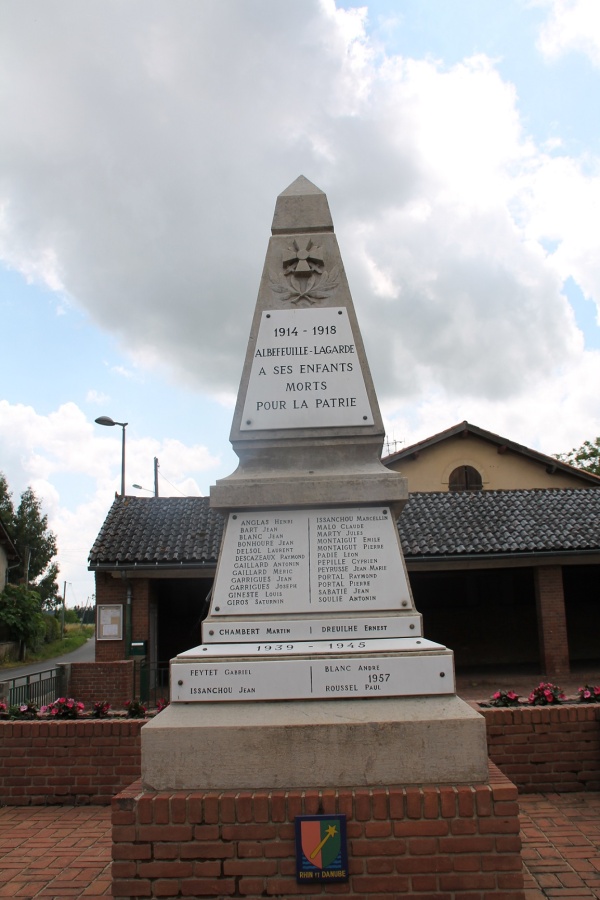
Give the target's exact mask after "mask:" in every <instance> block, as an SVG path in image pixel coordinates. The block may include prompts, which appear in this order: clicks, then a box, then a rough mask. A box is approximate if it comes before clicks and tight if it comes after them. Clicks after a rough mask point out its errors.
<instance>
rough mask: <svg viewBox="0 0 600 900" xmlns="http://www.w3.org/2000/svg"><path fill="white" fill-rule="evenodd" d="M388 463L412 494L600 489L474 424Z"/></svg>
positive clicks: (597, 482) (598, 482)
mask: <svg viewBox="0 0 600 900" xmlns="http://www.w3.org/2000/svg"><path fill="white" fill-rule="evenodd" d="M383 463H384V465H386V466H388V468H390V469H394V470H396V471H401V472H402V474H403V475H406V477H407V478H408V489H409V491H410V492H411V493H416V492H417V491H418V492H420V491H428V492H429V491H465V490H466V491H476V490H484V491H514V490H532V489H536V488H538V489H539V488H587V487H598V488H600V476H598V475H593V474H592V473H591V472H585V471H583V470H582V469H575V468H573V466H569V465H567V463H563V462H559V460H557V459H554V457H552V456H545V455H544V454H543V453H539V452H538V451H537V450H531V449H530V448H529V447H524V446H523V444H517V443H516V442H515V441H510V440H508V438H505V437H502V436H501V435H499V434H494V433H493V432H492V431H485V430H484V429H483V428H478V427H477V426H476V425H472V424H471V423H470V422H460V423H459V424H458V425H453V426H452V428H447V429H446V430H445V431H441V432H440V433H439V434H434V435H433V436H432V437H428V438H426V439H425V440H424V441H419V442H418V443H417V444H411V445H410V446H409V447H404V448H403V449H402V450H400V451H399V452H397V453H392V454H390V455H389V456H386V457H384V459H383Z"/></svg>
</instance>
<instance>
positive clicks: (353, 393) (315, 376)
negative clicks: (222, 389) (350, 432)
mask: <svg viewBox="0 0 600 900" xmlns="http://www.w3.org/2000/svg"><path fill="white" fill-rule="evenodd" d="M372 424H373V413H372V411H371V404H370V403H369V398H368V395H367V389H366V386H365V381H364V378H363V374H362V368H361V362H360V359H359V356H358V353H357V348H356V343H355V340H354V335H353V334H352V326H351V324H350V321H349V319H348V313H347V311H346V309H344V308H343V307H328V308H325V309H274V310H270V311H269V312H263V313H262V318H261V321H260V326H259V331H258V338H257V341H256V347H255V350H254V359H253V361H252V368H251V370H250V377H249V379H248V389H247V392H246V400H245V403H244V409H243V412H242V420H241V423H240V430H241V431H257V430H262V429H280V428H325V427H328V428H330V427H332V426H333V427H340V426H356V425H372Z"/></svg>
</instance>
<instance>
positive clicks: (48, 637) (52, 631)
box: [44, 613, 60, 644]
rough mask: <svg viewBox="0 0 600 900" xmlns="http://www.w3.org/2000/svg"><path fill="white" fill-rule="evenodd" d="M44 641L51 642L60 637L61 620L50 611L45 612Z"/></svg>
mask: <svg viewBox="0 0 600 900" xmlns="http://www.w3.org/2000/svg"><path fill="white" fill-rule="evenodd" d="M44 628H45V629H46V630H45V634H44V643H45V644H51V643H52V642H53V641H57V640H58V639H59V638H60V622H59V621H58V619H56V618H55V617H54V616H53V615H51V614H50V613H44Z"/></svg>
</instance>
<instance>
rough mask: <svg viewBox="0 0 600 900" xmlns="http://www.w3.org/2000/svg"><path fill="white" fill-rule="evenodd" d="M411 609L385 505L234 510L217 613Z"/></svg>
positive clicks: (220, 577) (218, 587)
mask: <svg viewBox="0 0 600 900" xmlns="http://www.w3.org/2000/svg"><path fill="white" fill-rule="evenodd" d="M390 609H398V610H403V611H404V612H414V609H413V606H412V601H411V595H410V589H409V587H408V582H407V578H406V573H405V570H404V566H403V565H402V559H401V554H400V552H399V548H398V534H397V530H396V525H395V522H394V521H393V518H392V517H391V515H390V512H389V510H388V509H386V508H381V507H367V508H364V507H357V508H350V509H348V508H336V509H318V510H316V509H313V510H293V511H289V512H281V511H268V510H267V511H265V510H263V511H261V512H260V513H233V514H230V516H229V518H228V521H227V527H226V530H225V537H224V539H223V546H222V550H221V556H220V560H219V568H218V572H217V578H216V582H215V589H214V595H213V602H212V606H211V612H210V614H211V617H212V616H215V615H219V616H222V615H237V616H239V615H247V614H267V613H268V614H273V613H275V614H282V613H283V614H288V613H294V612H295V613H327V614H330V613H331V612H336V613H337V612H349V611H352V612H361V611H362V612H364V611H376V610H390Z"/></svg>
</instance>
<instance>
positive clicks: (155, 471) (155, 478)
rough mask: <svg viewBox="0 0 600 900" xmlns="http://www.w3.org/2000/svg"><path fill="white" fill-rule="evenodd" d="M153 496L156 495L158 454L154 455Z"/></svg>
mask: <svg viewBox="0 0 600 900" xmlns="http://www.w3.org/2000/svg"><path fill="white" fill-rule="evenodd" d="M154 496H155V497H158V456H155V457H154Z"/></svg>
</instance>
